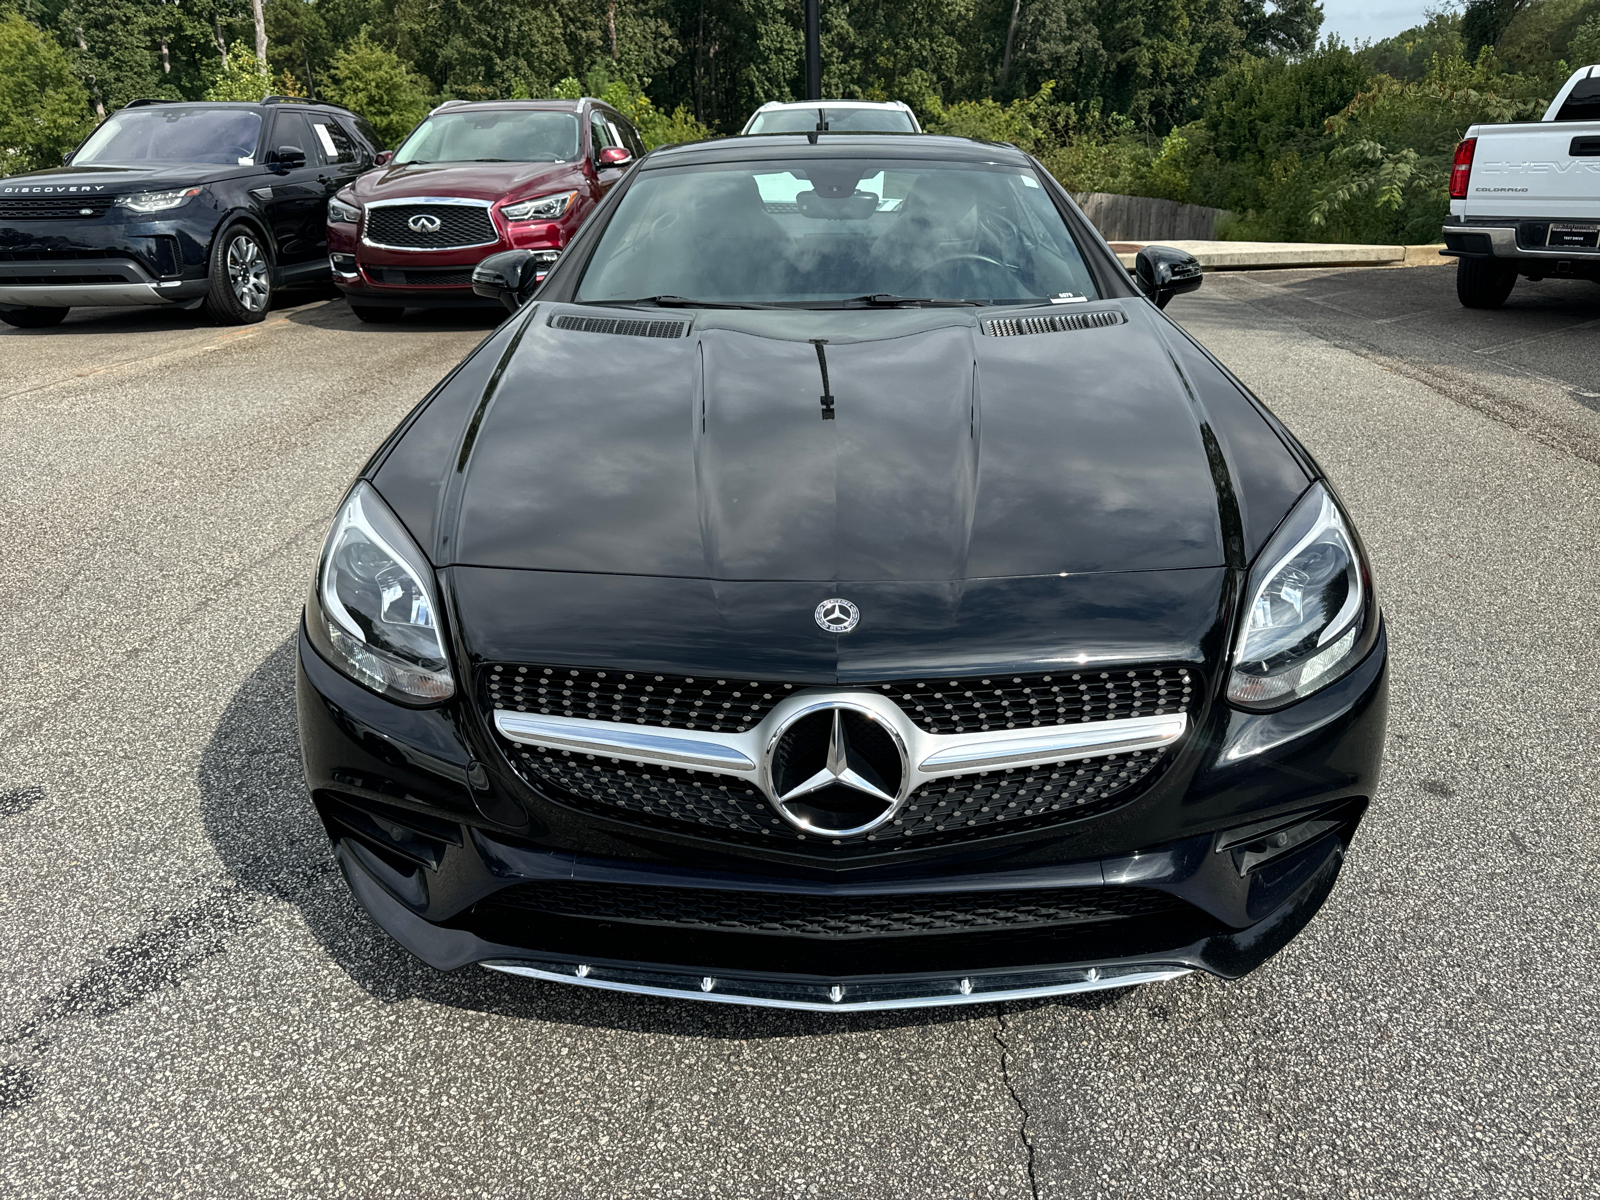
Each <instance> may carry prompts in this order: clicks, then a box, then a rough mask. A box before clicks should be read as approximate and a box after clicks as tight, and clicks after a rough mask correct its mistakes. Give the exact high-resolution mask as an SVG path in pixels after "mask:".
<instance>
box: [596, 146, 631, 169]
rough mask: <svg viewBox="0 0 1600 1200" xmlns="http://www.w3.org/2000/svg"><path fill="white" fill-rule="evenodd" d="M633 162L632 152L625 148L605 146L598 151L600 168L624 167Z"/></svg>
mask: <svg viewBox="0 0 1600 1200" xmlns="http://www.w3.org/2000/svg"><path fill="white" fill-rule="evenodd" d="M632 161H633V151H632V150H629V149H628V148H627V147H626V146H607V147H606V148H605V149H603V150H601V151H600V165H601V166H602V167H625V166H627V165H628V164H629V163H631V162H632Z"/></svg>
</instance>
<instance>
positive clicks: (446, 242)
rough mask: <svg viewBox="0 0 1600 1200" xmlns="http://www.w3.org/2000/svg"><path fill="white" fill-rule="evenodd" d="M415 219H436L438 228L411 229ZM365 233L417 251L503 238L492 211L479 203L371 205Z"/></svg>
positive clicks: (425, 221) (429, 221)
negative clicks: (379, 206)
mask: <svg viewBox="0 0 1600 1200" xmlns="http://www.w3.org/2000/svg"><path fill="white" fill-rule="evenodd" d="M413 218H419V219H420V221H421V223H422V224H424V225H431V224H432V223H433V222H435V221H437V222H438V228H436V229H433V228H422V229H412V228H411V225H410V222H411V220H412V219H413ZM363 236H365V237H366V239H367V241H369V242H374V243H376V244H378V245H383V246H402V247H405V248H408V249H418V250H443V249H447V248H450V247H454V246H484V245H488V244H489V243H490V242H497V241H499V240H500V234H499V231H498V230H496V229H495V227H494V221H493V220H491V219H490V217H489V210H488V209H486V208H483V207H481V206H479V205H476V204H390V205H384V206H383V207H381V208H369V209H367V215H366V227H365V229H364V230H363ZM468 269H469V270H470V268H468Z"/></svg>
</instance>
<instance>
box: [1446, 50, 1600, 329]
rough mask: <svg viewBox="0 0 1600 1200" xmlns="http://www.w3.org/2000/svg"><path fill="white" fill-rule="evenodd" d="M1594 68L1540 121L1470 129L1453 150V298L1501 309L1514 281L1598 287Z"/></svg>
mask: <svg viewBox="0 0 1600 1200" xmlns="http://www.w3.org/2000/svg"><path fill="white" fill-rule="evenodd" d="M1597 242H1600V65H1596V66H1589V67H1581V68H1579V69H1578V70H1576V71H1574V72H1573V73H1572V78H1570V79H1568V80H1567V82H1566V84H1565V85H1564V86H1563V87H1562V89H1561V91H1559V92H1558V93H1556V98H1555V99H1554V100H1552V101H1551V102H1550V107H1549V108H1547V109H1546V110H1545V114H1544V116H1543V117H1542V118H1541V119H1540V120H1538V121H1522V122H1515V123H1512V124H1506V125H1474V126H1473V127H1472V128H1471V129H1468V130H1467V135H1466V137H1465V138H1464V139H1463V141H1462V142H1461V144H1460V145H1459V146H1457V147H1456V158H1455V165H1454V167H1452V168H1451V171H1450V219H1449V220H1448V221H1447V222H1446V223H1445V227H1444V244H1445V249H1444V253H1445V254H1448V255H1452V256H1454V257H1455V259H1456V295H1457V296H1459V297H1460V299H1461V303H1462V304H1464V305H1466V306H1467V307H1468V308H1499V307H1500V306H1501V305H1502V304H1504V303H1505V302H1506V297H1507V296H1509V295H1510V294H1511V289H1512V288H1513V287H1514V286H1515V285H1516V282H1517V276H1518V275H1526V276H1527V277H1528V278H1529V279H1544V278H1546V277H1547V276H1559V277H1562V278H1574V279H1592V280H1595V281H1596V282H1600V245H1597Z"/></svg>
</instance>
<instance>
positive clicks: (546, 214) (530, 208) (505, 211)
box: [500, 192, 578, 221]
mask: <svg viewBox="0 0 1600 1200" xmlns="http://www.w3.org/2000/svg"><path fill="white" fill-rule="evenodd" d="M577 195H578V193H577V192H561V193H560V194H558V195H555V196H539V197H536V198H535V199H533V200H524V201H523V202H522V203H520V204H508V205H506V206H505V207H504V208H502V209H501V210H500V215H501V216H502V217H504V218H505V219H506V220H508V221H554V220H555V219H556V218H557V217H559V216H560V215H561V214H562V213H564V212H566V211H567V206H568V205H569V204H571V203H572V202H573V200H575V199H576V198H577Z"/></svg>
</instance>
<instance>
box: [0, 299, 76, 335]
mask: <svg viewBox="0 0 1600 1200" xmlns="http://www.w3.org/2000/svg"><path fill="white" fill-rule="evenodd" d="M71 311H72V310H71V309H68V308H42V307H40V306H39V305H37V304H30V305H29V306H28V307H27V308H0V321H4V322H5V323H6V324H7V325H14V326H16V328H18V329H48V328H50V326H52V325H59V324H61V322H62V321H64V320H66V319H67V314H68V313H69V312H71Z"/></svg>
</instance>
